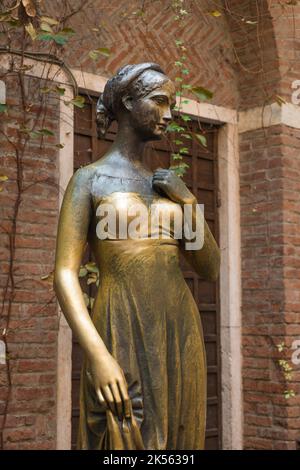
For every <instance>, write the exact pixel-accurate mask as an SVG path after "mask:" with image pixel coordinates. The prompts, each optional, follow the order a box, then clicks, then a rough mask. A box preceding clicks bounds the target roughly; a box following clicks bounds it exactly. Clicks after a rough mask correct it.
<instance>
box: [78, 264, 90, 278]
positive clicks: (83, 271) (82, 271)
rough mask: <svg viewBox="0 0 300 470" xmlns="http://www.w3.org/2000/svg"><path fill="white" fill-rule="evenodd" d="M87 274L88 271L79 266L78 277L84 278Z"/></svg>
mask: <svg viewBox="0 0 300 470" xmlns="http://www.w3.org/2000/svg"><path fill="white" fill-rule="evenodd" d="M87 273H88V270H87V269H86V268H85V267H84V266H81V268H80V270H79V275H78V276H79V277H85V276H86V275H87Z"/></svg>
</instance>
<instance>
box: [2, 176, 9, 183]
mask: <svg viewBox="0 0 300 470" xmlns="http://www.w3.org/2000/svg"><path fill="white" fill-rule="evenodd" d="M7 180H8V176H6V175H0V181H1V182H2V181H7Z"/></svg>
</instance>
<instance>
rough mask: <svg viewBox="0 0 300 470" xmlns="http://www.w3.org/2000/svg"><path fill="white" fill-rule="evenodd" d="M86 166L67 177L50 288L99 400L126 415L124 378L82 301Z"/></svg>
mask: <svg viewBox="0 0 300 470" xmlns="http://www.w3.org/2000/svg"><path fill="white" fill-rule="evenodd" d="M88 181H89V177H88V170H87V169H85V168H82V169H80V170H78V171H77V172H76V173H75V174H74V175H73V177H72V178H71V180H70V182H69V184H68V187H67V189H66V192H65V195H64V200H63V204H62V208H61V212H60V217H59V224H58V235H57V243H56V258H55V271H54V289H55V292H56V295H57V298H58V301H59V304H60V307H61V309H62V311H63V313H64V315H65V317H66V319H67V321H68V323H69V325H70V327H71V329H72V331H73V333H74V334H75V336H76V337H77V338H78V341H79V343H80V345H81V347H82V348H83V350H84V352H85V354H86V357H87V359H88V362H89V364H90V368H91V374H92V378H93V382H94V386H95V391H96V394H97V396H98V398H99V401H100V402H101V403H103V404H106V405H107V406H109V407H110V408H111V410H112V411H113V412H114V413H117V414H118V415H119V416H121V415H123V412H124V413H125V415H127V416H128V415H130V404H129V397H128V393H127V385H126V380H125V377H124V374H123V371H122V369H121V368H120V366H119V365H118V363H117V362H116V361H115V359H114V358H113V357H112V356H111V355H110V353H109V352H108V350H107V348H106V346H105V344H104V342H103V341H102V339H101V337H100V335H99V333H98V332H97V330H96V328H95V326H94V324H93V322H92V320H91V317H90V315H89V313H88V310H87V307H86V305H85V302H84V297H83V292H82V290H81V287H80V283H79V279H78V273H79V269H80V265H81V260H82V257H83V253H84V250H85V247H86V243H87V236H88V230H89V225H90V221H91V216H92V205H91V195H90V189H89V182H88Z"/></svg>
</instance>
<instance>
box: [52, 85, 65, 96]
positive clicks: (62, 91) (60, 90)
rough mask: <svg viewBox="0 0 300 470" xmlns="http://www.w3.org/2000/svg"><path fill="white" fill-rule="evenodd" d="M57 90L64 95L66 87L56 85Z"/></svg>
mask: <svg viewBox="0 0 300 470" xmlns="http://www.w3.org/2000/svg"><path fill="white" fill-rule="evenodd" d="M55 91H56V92H57V93H58V94H59V95H60V96H63V95H64V94H65V91H66V89H65V88H62V87H59V86H56V87H55Z"/></svg>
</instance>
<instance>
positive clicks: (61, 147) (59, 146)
mask: <svg viewBox="0 0 300 470" xmlns="http://www.w3.org/2000/svg"><path fill="white" fill-rule="evenodd" d="M64 146H65V144H56V145H55V147H57V148H58V149H63V148H64Z"/></svg>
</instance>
